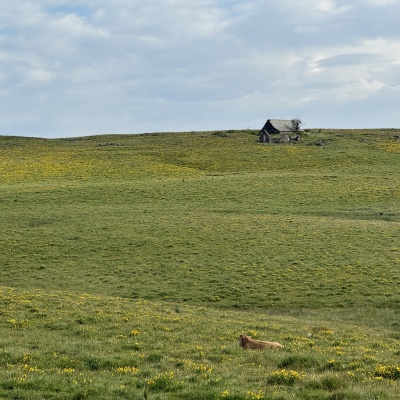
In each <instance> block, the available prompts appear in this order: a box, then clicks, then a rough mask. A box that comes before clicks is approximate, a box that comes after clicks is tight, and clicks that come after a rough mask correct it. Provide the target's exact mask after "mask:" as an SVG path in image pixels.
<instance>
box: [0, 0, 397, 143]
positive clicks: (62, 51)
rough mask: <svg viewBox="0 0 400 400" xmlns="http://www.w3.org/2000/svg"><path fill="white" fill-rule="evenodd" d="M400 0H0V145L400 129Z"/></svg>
mask: <svg viewBox="0 0 400 400" xmlns="http://www.w3.org/2000/svg"><path fill="white" fill-rule="evenodd" d="M399 16H400V0H352V1H351V2H350V1H348V0H346V1H344V0H279V1H277V0H18V1H16V0H1V1H0V135H22V136H38V137H48V138H51V137H70V136H86V135H94V134H105V133H142V132H160V131H199V130H217V129H247V128H250V129H260V128H261V127H262V125H263V124H264V122H265V120H266V119H268V118H281V119H291V118H293V117H299V118H300V119H301V120H302V121H303V123H304V127H306V128H307V127H308V128H384V127H387V128H393V127H394V128H399V127H400V112H399V111H398V108H399V105H400V29H399Z"/></svg>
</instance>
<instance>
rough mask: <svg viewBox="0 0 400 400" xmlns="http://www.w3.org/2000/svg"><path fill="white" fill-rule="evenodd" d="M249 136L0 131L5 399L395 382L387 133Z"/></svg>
mask: <svg viewBox="0 0 400 400" xmlns="http://www.w3.org/2000/svg"><path fill="white" fill-rule="evenodd" d="M254 133H255V132H253V131H243V132H239V131H224V132H190V133H165V134H147V135H109V136H107V135H105V136H94V137H85V138H74V139H53V140H45V139H34V138H18V137H0V189H1V190H0V211H1V213H0V224H1V227H2V229H1V233H0V264H1V266H2V268H1V270H0V316H1V319H0V332H1V336H0V377H1V379H0V382H1V383H0V397H1V398H5V399H85V398H88V399H111V398H112V399H114V398H122V399H125V398H126V399H143V398H148V399H206V400H207V399H280V400H286V399H293V398H295V399H316V400H317V399H318V400H319V399H321V400H324V399H326V400H341V399H360V400H361V399H371V400H372V399H398V398H400V386H399V385H400V362H399V355H400V346H399V344H400V342H399V341H400V289H399V285H398V282H399V281H400V269H399V267H400V251H399V237H400V172H399V160H400V140H399V131H397V130H340V131H339V130H310V131H307V132H304V133H303V135H302V141H301V142H300V143H298V144H273V145H269V144H268V145H264V144H260V143H257V142H256V139H257V137H256V136H255V134H254ZM240 333H248V334H251V335H253V337H256V338H259V339H265V340H278V341H280V342H281V343H282V344H283V345H284V346H285V348H284V349H283V350H282V351H269V352H244V351H243V350H242V349H241V348H240V347H239V346H238V341H237V339H238V336H239V334H240Z"/></svg>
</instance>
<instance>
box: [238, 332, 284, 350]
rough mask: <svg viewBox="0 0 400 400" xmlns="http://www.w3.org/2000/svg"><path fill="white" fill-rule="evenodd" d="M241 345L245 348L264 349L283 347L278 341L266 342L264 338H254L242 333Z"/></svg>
mask: <svg viewBox="0 0 400 400" xmlns="http://www.w3.org/2000/svg"><path fill="white" fill-rule="evenodd" d="M239 346H241V347H243V348H244V349H245V350H249V349H250V350H262V349H268V348H273V349H283V346H282V345H281V344H280V343H278V342H264V341H263V340H254V339H252V338H251V337H250V336H247V335H240V338H239Z"/></svg>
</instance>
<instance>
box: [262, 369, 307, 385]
mask: <svg viewBox="0 0 400 400" xmlns="http://www.w3.org/2000/svg"><path fill="white" fill-rule="evenodd" d="M303 378H304V374H300V373H298V372H297V371H292V370H286V369H281V370H278V371H274V372H272V373H271V374H270V375H269V376H268V378H267V383H268V384H270V385H287V386H291V385H294V384H295V383H296V382H299V381H301V380H302V379H303Z"/></svg>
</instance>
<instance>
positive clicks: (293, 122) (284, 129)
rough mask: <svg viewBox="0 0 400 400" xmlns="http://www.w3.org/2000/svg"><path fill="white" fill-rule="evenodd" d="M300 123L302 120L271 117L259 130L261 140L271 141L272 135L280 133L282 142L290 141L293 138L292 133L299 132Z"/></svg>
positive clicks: (264, 141) (263, 141)
mask: <svg viewBox="0 0 400 400" xmlns="http://www.w3.org/2000/svg"><path fill="white" fill-rule="evenodd" d="M300 124H301V121H300V120H298V119H289V120H287V119H269V120H267V122H266V123H265V124H264V126H263V127H262V129H261V130H260V131H259V135H260V142H262V143H270V141H271V140H270V135H280V139H279V140H278V141H279V142H281V143H285V142H290V141H291V140H292V138H291V136H290V134H291V133H297V132H298V131H299V129H300ZM297 138H298V136H297Z"/></svg>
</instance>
